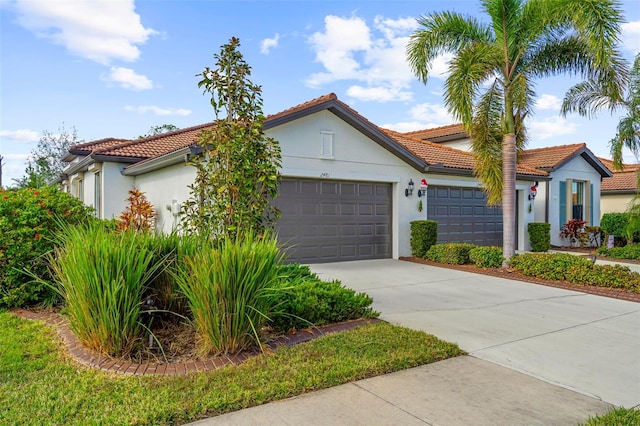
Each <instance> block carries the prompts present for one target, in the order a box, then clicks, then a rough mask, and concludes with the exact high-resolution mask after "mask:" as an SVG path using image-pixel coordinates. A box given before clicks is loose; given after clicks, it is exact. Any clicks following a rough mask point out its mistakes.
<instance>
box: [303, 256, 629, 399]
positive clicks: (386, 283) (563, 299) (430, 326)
mask: <svg viewBox="0 0 640 426" xmlns="http://www.w3.org/2000/svg"><path fill="white" fill-rule="evenodd" d="M312 270H313V271H314V272H316V273H318V275H319V276H320V277H321V278H323V279H339V280H341V281H342V283H343V284H344V285H345V286H347V287H350V288H352V289H354V290H358V291H365V292H366V293H368V294H369V295H371V296H372V297H373V298H374V308H375V309H377V310H378V311H380V312H381V318H382V319H384V320H386V321H389V322H391V323H394V324H399V325H402V326H405V327H410V328H414V329H419V330H423V331H426V332H428V333H431V334H434V335H436V336H438V337H440V338H442V339H444V340H448V341H451V342H456V343H458V345H460V347H461V348H462V349H463V350H465V351H467V352H468V353H469V354H470V355H472V356H473V357H476V358H480V359H483V360H487V361H490V362H493V363H495V364H498V365H501V366H505V367H508V368H510V369H512V370H516V371H519V372H522V373H526V374H527V375H530V376H533V377H535V378H538V379H541V380H544V381H547V382H549V383H552V384H556V385H559V386H562V387H565V388H567V389H571V390H574V391H577V392H579V393H582V394H585V395H588V396H591V397H594V398H597V399H601V400H602V401H605V402H608V403H611V404H613V405H616V406H625V407H634V406H637V405H640V304H638V303H633V302H627V301H622V300H616V299H610V298H606V297H600V296H594V295H589V294H584V293H579V292H574V291H568V290H562V289H557V288H552V287H545V286H540V285H535V284H530V283H523V282H519V281H512V280H506V279H501V278H495V277H490V276H485V275H478V274H471V273H467V272H463V271H456V270H452V269H447V268H439V267H433V266H428V265H420V264H415V263H410V262H405V261H398V260H390V259H389V260H374V261H357V262H341V263H332V264H317V265H312Z"/></svg>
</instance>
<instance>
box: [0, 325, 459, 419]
mask: <svg viewBox="0 0 640 426" xmlns="http://www.w3.org/2000/svg"><path fill="white" fill-rule="evenodd" d="M461 354H462V351H461V350H460V349H459V348H458V347H457V346H456V345H454V344H450V343H447V342H443V341H441V340H438V339H437V338H435V337H433V336H430V335H428V334H425V333H422V332H419V331H413V330H409V329H406V328H401V327H397V326H393V325H390V324H387V323H384V322H380V323H376V324H372V325H367V326H363V327H360V328H358V329H356V330H353V331H349V332H344V333H338V334H334V335H330V336H326V337H323V338H320V339H316V340H313V341H311V342H308V343H304V344H300V345H297V346H293V347H285V348H281V349H279V350H277V351H276V352H275V353H273V354H270V355H268V356H258V357H256V358H253V359H250V360H248V361H247V362H245V363H243V364H242V365H240V366H230V367H226V368H223V369H220V370H217V371H211V372H208V373H200V374H194V375H190V376H186V377H154V376H148V377H131V376H122V375H114V374H109V373H105V372H101V371H95V370H91V369H87V368H85V367H82V366H79V365H77V364H75V363H74V362H73V361H72V360H70V359H69V358H68V357H67V355H66V354H65V352H64V349H63V348H62V346H61V343H60V341H59V340H58V338H57V336H56V333H55V331H54V330H53V329H52V328H50V327H48V326H45V325H43V324H42V323H39V322H31V321H27V320H22V319H19V318H17V317H15V316H14V315H12V314H11V313H8V312H0V407H1V408H0V424H21V425H44V424H65V425H74V424H77V425H86V424H138V425H143V424H180V423H185V422H188V421H193V420H197V419H199V418H201V417H205V416H212V415H216V414H220V413H224V412H228V411H233V410H238V409H241V408H246V407H250V406H253V405H258V404H263V403H265V402H268V401H273V400H277V399H282V398H287V397H290V396H293V395H297V394H301V393H304V392H309V391H312V390H316V389H322V388H326V387H329V386H334V385H338V384H341V383H346V382H350V381H353V380H358V379H362V378H366V377H371V376H376V375H380V374H384V373H388V372H391V371H396V370H401V369H405V368H409V367H414V366H417V365H421V364H427V363H431V362H435V361H439V360H442V359H446V358H450V357H453V356H457V355H461Z"/></svg>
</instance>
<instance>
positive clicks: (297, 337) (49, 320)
mask: <svg viewBox="0 0 640 426" xmlns="http://www.w3.org/2000/svg"><path fill="white" fill-rule="evenodd" d="M11 312H12V313H13V314H14V315H16V316H18V317H20V318H23V319H28V320H34V321H43V322H44V323H46V324H47V325H50V326H53V327H55V328H56V330H57V332H58V335H59V336H60V337H61V339H62V341H63V343H64V346H65V347H66V349H67V351H68V353H69V355H70V356H71V357H72V358H74V359H75V360H76V361H77V362H79V363H80V364H83V365H85V366H88V367H91V368H95V369H98V370H103V371H109V372H112V373H119V374H128V375H135V376H147V375H186V374H190V373H196V372H202V371H209V370H215V369H217V368H222V367H224V366H226V365H229V364H231V365H238V364H240V363H242V362H244V361H246V360H247V359H249V358H250V357H254V356H258V355H260V354H261V352H260V350H259V349H258V348H256V349H254V350H251V351H244V352H240V353H238V354H233V355H221V356H210V357H206V358H200V357H198V356H196V355H194V354H193V352H192V351H191V349H190V348H189V346H188V345H187V346H185V347H186V348H187V349H186V351H187V352H184V350H180V349H176V350H175V351H174V353H173V354H170V356H169V357H168V358H167V359H166V360H158V361H157V362H150V361H143V362H137V361H136V360H133V359H122V358H113V357H109V356H106V355H103V354H100V353H98V352H95V351H93V350H91V349H88V348H86V347H84V346H82V344H81V343H80V341H79V340H78V338H77V337H76V335H75V334H74V333H73V332H72V331H71V328H70V327H69V321H68V320H67V319H66V318H65V317H63V316H62V315H60V313H59V312H57V311H56V310H54V309H13V310H12V311H11ZM377 321H380V320H378V319H375V318H362V319H357V320H352V321H345V322H340V323H335V324H328V325H324V326H319V327H313V328H308V329H304V330H296V331H295V332H292V333H288V334H283V335H275V336H273V337H271V338H270V339H268V340H267V342H266V343H265V344H264V345H263V346H264V348H265V351H266V352H269V351H273V350H275V349H277V348H279V347H281V346H291V345H296V344H298V343H303V342H307V341H309V340H312V339H315V338H318V337H321V336H325V335H328V334H332V333H337V332H341V331H347V330H352V329H354V328H356V327H360V326H362V325H365V324H371V323H374V322H377ZM173 332H177V330H175V329H173ZM186 332H187V333H190V331H186ZM178 340H180V339H178ZM186 340H190V338H186Z"/></svg>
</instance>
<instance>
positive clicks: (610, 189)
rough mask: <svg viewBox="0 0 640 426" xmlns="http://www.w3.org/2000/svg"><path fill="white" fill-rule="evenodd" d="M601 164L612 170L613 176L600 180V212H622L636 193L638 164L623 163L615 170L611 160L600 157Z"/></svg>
mask: <svg viewBox="0 0 640 426" xmlns="http://www.w3.org/2000/svg"><path fill="white" fill-rule="evenodd" d="M600 161H601V162H602V164H604V165H605V166H607V167H608V168H609V170H611V171H612V172H613V176H611V177H608V178H605V179H604V180H603V181H602V188H601V189H600V213H602V214H605V213H622V212H625V211H627V210H628V209H629V207H630V206H631V205H632V202H633V200H634V199H635V196H636V194H637V193H638V169H639V168H640V165H638V164H623V169H622V170H621V171H618V170H615V168H614V167H613V161H611V160H607V159H606V158H600Z"/></svg>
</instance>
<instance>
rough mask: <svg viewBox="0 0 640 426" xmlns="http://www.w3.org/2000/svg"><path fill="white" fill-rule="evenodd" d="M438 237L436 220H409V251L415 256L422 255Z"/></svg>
mask: <svg viewBox="0 0 640 426" xmlns="http://www.w3.org/2000/svg"><path fill="white" fill-rule="evenodd" d="M437 239H438V222H436V221H433V220H414V221H413V222H411V253H412V254H413V255H414V256H415V257H424V255H425V254H426V253H427V251H429V248H431V246H433V245H434V244H435V243H436V241H437Z"/></svg>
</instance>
